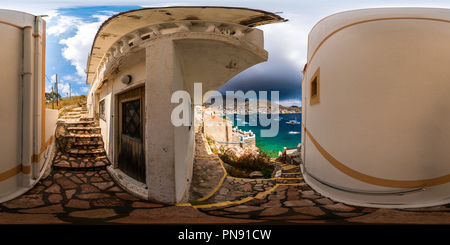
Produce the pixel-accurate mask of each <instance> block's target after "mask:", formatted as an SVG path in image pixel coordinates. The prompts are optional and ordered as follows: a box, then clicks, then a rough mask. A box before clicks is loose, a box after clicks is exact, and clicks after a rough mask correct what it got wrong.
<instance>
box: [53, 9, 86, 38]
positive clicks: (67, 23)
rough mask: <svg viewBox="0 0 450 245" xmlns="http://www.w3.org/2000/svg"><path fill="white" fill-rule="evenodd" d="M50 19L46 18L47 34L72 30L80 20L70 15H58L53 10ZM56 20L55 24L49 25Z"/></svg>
mask: <svg viewBox="0 0 450 245" xmlns="http://www.w3.org/2000/svg"><path fill="white" fill-rule="evenodd" d="M49 18H50V19H46V21H47V22H48V23H49V27H48V28H47V34H48V35H55V36H59V35H61V34H63V33H66V32H67V31H69V30H74V29H75V28H77V26H78V25H79V24H81V23H82V21H81V20H80V19H79V18H76V17H72V16H60V15H59V13H58V12H55V13H54V15H53V16H51V17H50V16H49ZM53 22H56V23H57V24H56V25H51V23H53Z"/></svg>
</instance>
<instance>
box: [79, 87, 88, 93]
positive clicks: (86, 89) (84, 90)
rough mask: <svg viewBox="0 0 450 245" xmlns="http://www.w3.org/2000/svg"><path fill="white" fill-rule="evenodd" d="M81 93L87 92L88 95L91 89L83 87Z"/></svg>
mask: <svg viewBox="0 0 450 245" xmlns="http://www.w3.org/2000/svg"><path fill="white" fill-rule="evenodd" d="M80 90H81V92H85V93H87V92H89V87H81V89H80Z"/></svg>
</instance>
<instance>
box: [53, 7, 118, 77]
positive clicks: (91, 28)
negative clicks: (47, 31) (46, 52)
mask: <svg viewBox="0 0 450 245" xmlns="http://www.w3.org/2000/svg"><path fill="white" fill-rule="evenodd" d="M93 17H94V18H96V19H97V21H96V22H84V21H80V20H78V21H72V22H71V20H68V21H67V23H72V25H74V24H76V26H70V27H67V26H65V25H61V27H60V29H58V30H59V31H62V30H64V29H65V28H76V32H75V35H73V36H72V37H69V38H67V39H62V40H61V41H60V44H62V45H64V46H65V47H64V48H63V50H62V55H63V57H64V58H65V59H66V60H68V61H70V63H71V65H73V66H75V68H76V70H77V75H78V76H80V77H85V76H86V74H85V68H86V62H87V57H88V54H89V52H90V51H91V46H92V42H93V40H94V37H95V34H96V33H97V30H98V28H99V27H100V25H101V24H102V23H103V22H104V21H105V20H106V19H107V18H109V15H95V16H93Z"/></svg>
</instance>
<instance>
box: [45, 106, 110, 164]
mask: <svg viewBox="0 0 450 245" xmlns="http://www.w3.org/2000/svg"><path fill="white" fill-rule="evenodd" d="M56 143H57V148H58V152H57V153H56V155H55V158H54V160H53V167H55V168H59V169H62V168H63V169H77V170H87V169H104V168H106V166H108V165H110V162H109V161H108V158H107V157H106V152H105V149H104V143H103V139H102V135H101V128H100V127H99V124H98V123H97V122H95V121H94V119H93V118H92V117H88V116H87V109H86V107H85V106H82V107H77V108H73V109H71V110H70V111H69V112H68V113H67V114H66V115H65V116H62V117H61V118H60V120H59V122H58V128H57V132H56Z"/></svg>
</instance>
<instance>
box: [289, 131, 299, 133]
mask: <svg viewBox="0 0 450 245" xmlns="http://www.w3.org/2000/svg"><path fill="white" fill-rule="evenodd" d="M299 133H300V132H296V131H289V134H299Z"/></svg>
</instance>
